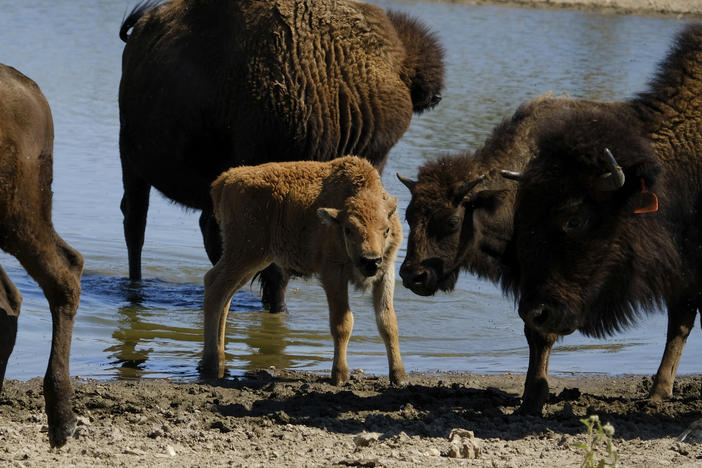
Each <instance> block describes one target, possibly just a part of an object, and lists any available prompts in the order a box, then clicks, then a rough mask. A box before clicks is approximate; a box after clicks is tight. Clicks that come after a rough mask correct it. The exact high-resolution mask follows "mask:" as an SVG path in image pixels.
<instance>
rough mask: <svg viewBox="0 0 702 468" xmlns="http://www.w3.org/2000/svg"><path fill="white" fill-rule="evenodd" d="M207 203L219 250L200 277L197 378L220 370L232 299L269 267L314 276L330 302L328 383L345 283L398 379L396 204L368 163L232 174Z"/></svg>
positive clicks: (345, 328) (342, 377) (341, 378)
mask: <svg viewBox="0 0 702 468" xmlns="http://www.w3.org/2000/svg"><path fill="white" fill-rule="evenodd" d="M212 200H213V205H214V212H215V215H216V217H217V222H218V223H219V225H220V226H221V227H222V237H223V245H224V252H223V254H222V257H221V258H220V260H219V261H218V262H217V263H216V264H215V266H214V267H213V268H212V269H211V270H210V271H209V272H208V273H207V274H206V275H205V350H204V353H203V363H202V369H203V370H204V371H205V372H207V373H212V374H215V375H222V373H223V371H224V326H225V323H226V317H227V313H228V311H229V303H230V301H231V298H232V296H233V295H234V293H235V292H236V291H237V290H238V289H239V288H240V287H241V286H243V285H244V284H245V283H247V282H248V281H250V280H251V278H252V277H253V276H254V274H255V273H256V272H257V271H259V270H260V269H261V268H264V267H266V266H268V265H270V264H271V263H272V262H275V263H276V264H277V265H279V266H280V267H282V268H283V269H284V270H285V271H286V272H288V273H290V274H297V275H305V276H307V275H317V276H319V278H320V281H321V283H322V286H323V287H324V290H325V292H326V294H327V299H328V302H329V315H330V324H331V333H332V336H333V338H334V363H333V366H332V380H333V381H334V382H335V383H337V384H338V383H342V382H345V381H346V380H348V371H349V369H348V365H347V362H346V346H347V343H348V340H349V337H350V335H351V329H352V326H353V316H352V315H351V311H350V310H349V305H348V283H349V282H350V283H352V284H354V285H356V286H357V287H360V288H366V287H369V288H371V289H372V291H373V305H374V309H375V315H376V320H377V323H378V329H379V331H380V334H381V336H382V338H383V340H384V342H385V345H386V348H387V352H388V362H389V366H390V379H391V381H392V382H394V383H400V382H402V381H404V380H405V378H406V375H405V371H404V368H403V366H402V360H401V358H400V351H399V343H398V333H397V319H396V318H395V311H394V308H393V291H394V285H395V273H394V260H395V256H396V254H397V249H398V248H399V246H400V243H401V241H402V226H401V223H400V220H399V217H398V215H397V213H396V208H397V198H396V197H391V196H390V195H388V193H387V192H386V191H385V189H384V188H383V185H382V183H381V181H380V176H379V175H378V172H377V171H376V170H375V169H374V168H373V166H372V165H371V164H370V163H369V162H368V161H366V160H364V159H360V158H358V157H352V156H347V157H343V158H339V159H335V160H332V161H330V162H313V161H300V162H289V163H268V164H264V165H260V166H253V167H251V166H246V167H238V168H234V169H230V170H229V171H227V172H225V173H223V174H222V175H221V176H220V177H218V178H217V180H215V182H214V183H213V184H212ZM242 226H244V227H245V228H242Z"/></svg>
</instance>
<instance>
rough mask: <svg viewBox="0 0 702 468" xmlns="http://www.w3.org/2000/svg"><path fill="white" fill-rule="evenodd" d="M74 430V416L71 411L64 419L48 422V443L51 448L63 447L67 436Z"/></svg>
mask: <svg viewBox="0 0 702 468" xmlns="http://www.w3.org/2000/svg"><path fill="white" fill-rule="evenodd" d="M75 431H76V417H75V415H74V414H73V413H71V415H70V417H68V418H67V419H66V420H65V421H61V422H58V423H56V424H51V423H50V424H49V445H50V446H51V447H52V448H58V447H63V446H64V445H65V444H66V442H67V441H68V438H69V437H71V436H72V435H73V433H74V432H75Z"/></svg>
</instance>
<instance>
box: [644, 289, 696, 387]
mask: <svg viewBox="0 0 702 468" xmlns="http://www.w3.org/2000/svg"><path fill="white" fill-rule="evenodd" d="M696 317H697V305H696V304H694V303H687V302H686V303H684V304H683V305H680V306H671V305H668V337H667V340H666V343H665V352H664V353H663V359H661V365H660V366H659V367H658V373H657V374H656V377H655V378H654V381H653V387H652V388H651V393H650V395H649V397H650V399H651V400H652V401H661V400H664V399H666V398H670V397H672V396H673V381H674V380H675V374H676V373H677V372H678V364H680V357H681V356H682V352H683V348H684V347H685V342H686V341H687V337H688V336H689V335H690V331H691V330H692V328H693V327H694V326H695V318H696Z"/></svg>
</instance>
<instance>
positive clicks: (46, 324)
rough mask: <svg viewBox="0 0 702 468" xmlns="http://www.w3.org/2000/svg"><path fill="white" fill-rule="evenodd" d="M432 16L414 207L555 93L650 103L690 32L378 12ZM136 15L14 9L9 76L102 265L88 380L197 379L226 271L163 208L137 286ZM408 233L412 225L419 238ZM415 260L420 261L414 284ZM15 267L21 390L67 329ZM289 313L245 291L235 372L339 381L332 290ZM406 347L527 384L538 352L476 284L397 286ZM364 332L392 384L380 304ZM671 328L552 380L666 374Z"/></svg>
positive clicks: (5, 46)
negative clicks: (464, 160)
mask: <svg viewBox="0 0 702 468" xmlns="http://www.w3.org/2000/svg"><path fill="white" fill-rule="evenodd" d="M376 3H378V4H379V5H381V6H383V7H386V8H393V9H396V10H402V11H406V12H409V13H411V14H413V15H416V16H418V17H420V18H421V19H422V20H423V21H424V22H426V23H427V24H428V25H429V26H430V27H431V28H432V29H433V30H434V31H436V32H437V33H438V35H439V37H440V39H441V41H442V42H443V44H444V45H445V48H446V63H447V65H448V69H447V83H446V90H445V92H444V93H443V101H442V102H441V104H440V105H439V106H438V107H437V108H436V109H435V110H434V111H431V112H427V113H425V114H423V115H421V116H419V117H417V116H415V117H414V119H413V122H412V125H411V127H410V129H409V131H408V132H407V133H406V134H405V136H404V137H403V138H402V140H401V141H400V142H399V143H398V144H397V145H396V147H395V148H394V149H393V150H392V152H391V154H390V157H389V162H388V164H387V166H386V170H385V172H384V176H383V180H384V182H385V184H386V187H387V188H388V190H389V191H390V192H391V193H393V194H396V195H398V196H399V198H400V213H401V215H404V208H405V207H406V206H407V203H408V198H409V193H408V191H407V190H406V189H405V188H404V187H403V186H402V185H401V184H400V183H399V182H398V181H397V180H396V178H395V172H397V171H400V172H402V173H403V174H404V175H407V176H412V177H413V176H415V174H416V170H417V167H418V166H419V165H421V164H422V163H423V162H424V161H426V160H427V159H431V158H435V157H437V156H438V155H443V154H447V153H451V152H458V151H462V150H467V149H475V148H477V147H478V146H479V145H480V144H481V142H482V141H483V140H484V139H485V138H486V137H487V135H488V134H489V132H490V130H491V129H492V128H493V127H494V126H495V125H496V124H497V123H499V122H500V120H501V119H503V118H505V117H507V116H509V115H511V113H512V112H513V111H514V109H515V108H516V107H517V105H518V104H519V103H521V102H523V101H524V100H526V99H530V98H533V97H535V96H538V95H539V94H542V93H544V92H547V91H553V92H554V93H555V94H568V95H571V96H573V97H578V98H587V99H594V100H621V99H626V98H628V97H631V96H632V95H634V94H635V93H637V92H639V91H642V90H643V89H644V88H645V86H646V82H647V80H648V78H649V77H650V76H651V75H652V73H653V72H654V70H655V67H656V63H657V62H658V61H659V60H660V59H662V58H663V57H664V56H665V54H666V52H667V50H668V48H669V45H670V42H671V38H672V37H673V36H674V35H675V33H676V32H677V31H679V30H680V29H681V28H682V27H683V26H684V21H681V20H676V19H668V18H651V17H640V16H603V15H599V14H592V13H585V12H575V11H539V10H530V9H515V8H506V7H491V6H468V5H460V4H451V3H436V2H413V1H404V2H384V1H378V2H376ZM133 5H134V1H133V0H129V1H127V0H119V1H117V0H93V1H90V2H85V1H78V0H66V1H61V2H55V1H53V0H23V1H21V2H17V1H10V0H0V6H1V8H0V11H2V13H0V52H1V53H0V62H3V63H6V64H9V65H12V66H15V67H16V68H18V69H19V70H20V71H22V72H23V73H25V74H26V75H28V76H29V77H31V78H32V79H34V80H35V81H36V82H37V83H38V84H39V86H40V87H41V88H42V90H43V91H44V93H45V94H46V96H47V98H48V100H49V103H50V104H51V107H52V110H53V116H54V120H55V131H56V138H55V153H54V186H53V189H54V222H55V225H56V228H57V231H58V232H59V233H60V234H61V235H62V236H63V237H64V238H65V239H66V240H67V241H68V242H69V243H70V244H71V245H72V246H74V247H75V248H77V249H78V250H80V251H81V252H82V254H83V255H84V256H85V260H86V262H85V273H84V275H83V280H82V284H83V294H82V298H81V305H80V308H79V310H78V317H77V321H76V326H75V333H74V339H73V346H72V353H71V374H72V375H77V376H83V377H93V378H100V379H104V378H130V377H177V378H186V379H189V378H197V372H196V365H197V362H198V359H199V354H200V352H201V350H202V313H201V305H202V294H203V288H202V277H203V275H204V273H205V272H206V271H207V269H208V268H209V264H208V261H207V258H206V256H205V252H204V249H203V248H202V245H201V237H200V233H199V230H198V228H197V216H198V215H197V213H193V212H187V211H185V210H183V209H181V208H180V207H178V206H175V205H173V204H172V203H170V202H169V201H167V200H166V199H165V198H164V197H163V196H161V195H160V194H158V193H157V192H155V191H154V192H152V196H151V208H150V211H149V220H148V226H147V231H146V243H145V247H144V255H143V265H144V277H145V278H146V279H145V281H144V282H143V284H142V285H141V286H140V287H132V286H130V283H129V281H128V280H127V279H126V276H127V258H126V248H125V246H124V240H123V236H122V215H121V213H120V210H119V202H120V199H121V196H122V186H121V170H120V164H119V151H118V132H119V119H118V109H117V88H118V83H119V78H120V68H121V53H122V46H123V43H122V42H121V41H120V40H119V38H118V31H119V27H120V23H121V21H122V19H123V17H124V15H125V13H126V12H128V11H129V10H130V9H131V8H132V6H133ZM407 230H408V228H407V226H406V225H405V232H407ZM403 258H404V246H403V248H402V250H401V251H400V253H399V256H398V261H397V264H396V269H397V268H399V265H400V263H401V261H402V259H403ZM0 263H2V264H3V266H4V267H5V269H6V271H7V272H8V274H9V275H10V277H11V278H12V279H13V281H14V282H15V283H16V284H17V286H18V287H19V288H20V290H21V291H22V293H23V295H24V303H23V306H22V315H21V316H20V324H19V329H20V330H19V334H18V339H17V345H16V347H15V350H14V353H13V355H12V357H11V359H10V362H9V365H8V370H7V375H6V377H7V378H14V379H28V378H32V377H35V376H39V375H43V374H44V371H45V369H46V363H47V359H48V354H49V346H50V337H51V316H50V314H49V312H48V307H47V303H46V300H45V299H44V296H43V295H42V293H41V290H40V289H39V288H38V287H37V285H36V284H35V283H34V281H33V280H32V279H31V278H30V277H28V275H27V274H26V273H25V272H24V270H22V268H21V267H20V266H19V264H18V263H17V262H16V261H15V260H14V258H12V257H10V256H8V255H6V254H2V255H1V256H0ZM288 297H289V304H288V305H289V309H290V313H289V314H287V315H271V314H268V313H265V312H262V311H261V306H260V302H259V299H258V290H257V288H256V287H254V288H253V289H245V290H243V291H240V292H239V293H238V294H237V296H236V297H235V300H234V302H233V304H234V305H233V307H232V308H233V311H232V313H230V315H229V321H228V328H227V347H226V351H227V359H228V367H229V371H230V372H231V373H232V374H234V375H236V374H241V373H243V372H245V371H247V370H251V369H258V368H265V367H268V366H276V367H277V368H294V369H307V370H326V369H330V367H331V358H332V353H333V350H332V341H331V337H330V335H329V329H328V316H327V305H326V300H325V297H324V294H323V291H322V289H321V287H320V286H319V285H318V284H317V283H316V282H315V281H301V280H294V281H292V282H291V284H290V288H289V293H288ZM395 300H396V303H395V308H396V310H397V313H398V317H399V326H400V348H401V351H402V355H403V359H404V363H405V366H406V368H407V370H408V371H425V372H431V371H437V370H451V371H469V372H479V373H498V372H515V373H524V372H525V371H526V365H527V360H528V348H527V345H526V340H525V339H524V337H523V334H522V327H523V325H522V322H521V320H520V319H519V317H518V315H517V313H516V311H515V309H514V304H513V302H512V300H511V299H509V298H505V297H503V296H502V294H501V293H500V291H499V290H498V289H497V288H496V287H495V286H494V285H492V284H490V283H488V282H485V281H481V280H478V279H476V278H474V277H472V276H470V275H468V274H463V275H462V276H461V278H460V280H459V282H458V285H457V288H456V291H455V292H454V293H453V294H450V295H448V294H440V295H437V296H435V297H429V298H424V297H419V296H416V295H414V294H412V293H411V292H410V291H408V290H406V289H404V288H403V287H402V286H401V284H400V283H399V282H398V284H397V286H396V295H395ZM351 308H352V310H353V311H354V316H355V319H356V322H355V328H354V332H353V336H352V338H351V342H350V344H349V364H350V366H351V367H352V368H362V369H364V370H365V371H366V372H368V373H373V374H380V375H386V374H387V360H386V357H385V350H384V346H383V344H382V341H381V339H380V338H379V336H378V333H377V330H376V326H375V320H374V318H373V313H372V308H371V305H370V297H369V294H365V295H363V294H360V293H353V294H352V303H351ZM665 324H666V318H665V315H664V314H654V315H651V316H649V317H643V318H642V319H641V320H640V322H639V324H638V326H636V327H635V328H632V329H630V330H629V331H627V332H626V333H622V334H619V335H616V336H614V337H611V338H609V339H607V340H594V339H588V338H585V337H583V336H581V335H579V334H575V335H572V336H569V337H566V338H565V339H564V340H562V341H561V342H559V343H558V344H557V346H556V347H555V349H554V352H553V355H552V360H551V371H552V374H568V373H604V374H623V373H629V374H631V373H633V374H648V375H650V374H652V373H654V372H655V371H656V369H657V366H658V363H659V359H660V356H661V355H662V351H663V345H664V342H665V328H666V326H665ZM700 348H702V336H700V333H699V332H698V331H697V330H695V332H693V334H692V336H691V337H690V339H689V343H688V346H687V349H686V350H685V354H684V355H683V359H682V363H681V365H680V373H695V372H699V371H700V370H701V369H700V368H699V366H698V365H697V364H696V359H692V358H691V357H690V356H694V355H699V352H700Z"/></svg>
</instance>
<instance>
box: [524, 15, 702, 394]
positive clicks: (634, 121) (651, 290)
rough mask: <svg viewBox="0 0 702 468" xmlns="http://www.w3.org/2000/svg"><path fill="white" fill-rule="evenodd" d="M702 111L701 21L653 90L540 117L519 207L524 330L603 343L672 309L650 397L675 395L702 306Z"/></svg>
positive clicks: (665, 66) (691, 29)
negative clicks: (613, 106) (608, 104)
mask: <svg viewBox="0 0 702 468" xmlns="http://www.w3.org/2000/svg"><path fill="white" fill-rule="evenodd" d="M700 109H702V25H693V26H688V27H687V28H686V29H685V30H684V31H683V32H682V33H681V34H680V35H679V36H678V38H677V41H676V44H675V46H674V48H673V49H672V51H671V53H670V54H669V56H668V58H667V59H666V60H665V61H664V62H663V63H662V64H661V66H660V69H659V71H658V74H657V76H656V77H655V79H654V80H653V81H652V83H651V84H650V89H649V91H647V92H645V93H643V94H640V95H639V96H637V97H636V98H634V99H632V100H630V101H628V102H626V103H623V104H622V105H621V106H620V107H619V108H618V109H617V110H605V109H584V110H577V109H576V110H572V109H570V110H564V111H563V112H562V113H561V114H560V115H557V116H554V117H553V118H552V119H549V120H548V121H544V122H542V123H541V125H540V126H539V128H538V129H535V137H534V138H535V141H536V142H537V143H536V149H535V153H536V157H535V158H534V159H532V161H531V162H530V163H529V164H528V166H527V168H526V170H525V171H524V173H523V176H522V178H521V181H520V183H519V189H518V192H517V197H516V201H515V213H514V245H515V251H516V253H517V254H516V255H517V263H518V265H519V273H518V290H517V292H518V297H519V315H520V316H521V317H522V318H523V319H524V322H525V324H526V327H527V329H529V330H533V332H534V333H535V334H538V335H540V336H560V335H566V334H569V333H572V332H573V331H575V330H579V331H580V332H582V333H584V334H586V335H590V336H596V337H605V336H607V335H610V334H612V333H614V332H616V331H618V330H621V329H623V328H626V327H627V326H629V325H631V324H633V323H634V322H635V320H636V318H637V317H638V315H639V314H641V313H643V312H648V311H650V310H652V309H655V308H657V307H658V306H659V305H665V306H666V307H667V310H668V337H667V344H666V350H665V354H664V356H663V361H662V362H661V366H660V369H659V371H658V374H657V376H656V381H655V387H654V391H653V393H652V397H653V398H663V397H666V396H669V395H670V394H671V392H672V384H673V379H674V377H675V373H676V370H677V367H678V363H679V361H680V355H681V353H682V349H683V346H684V344H685V340H686V339H687V336H688V334H689V333H690V330H691V329H692V327H693V325H694V321H695V317H696V315H697V310H698V308H699V307H700V294H701V293H702V250H701V246H702V232H701V231H700V219H699V213H700V210H702V185H701V183H700V176H701V175H702V112H701V111H700ZM544 377H545V375H544ZM544 383H545V381H544ZM545 396H546V395H543V399H545Z"/></svg>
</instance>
